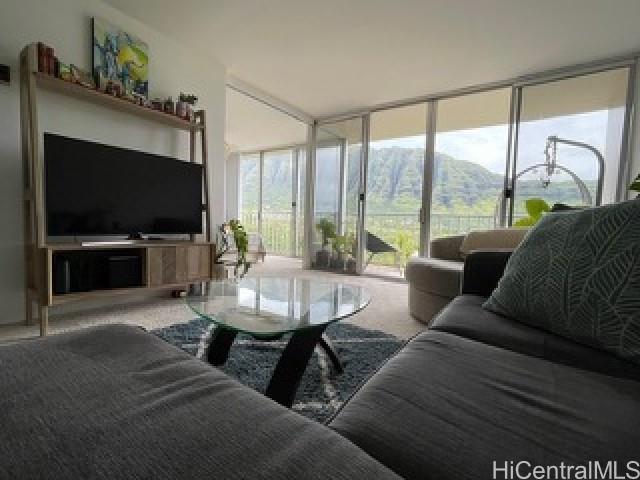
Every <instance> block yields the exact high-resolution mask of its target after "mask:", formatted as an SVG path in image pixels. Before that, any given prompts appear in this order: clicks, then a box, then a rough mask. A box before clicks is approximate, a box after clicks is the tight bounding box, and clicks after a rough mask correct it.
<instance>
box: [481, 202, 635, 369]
mask: <svg viewBox="0 0 640 480" xmlns="http://www.w3.org/2000/svg"><path fill="white" fill-rule="evenodd" d="M483 306H484V308H486V309H487V310H491V311H492V312H495V313H499V314H501V315H505V316H507V317H511V318H513V319H516V320H518V321H520V322H523V323H526V324H529V325H533V326H535V327H539V328H542V329H545V330H549V331H552V332H554V333H556V334H558V335H562V336H563V337H567V338H570V339H572V340H574V341H576V342H580V343H583V344H586V345H590V346H592V347H596V348H599V349H602V350H607V351H609V352H611V353H614V354H615V355H618V356H620V357H623V358H626V359H628V360H631V361H633V362H635V363H638V364H640V200H631V201H628V202H624V203H619V204H616V205H608V206H604V207H598V208H590V209H586V210H582V211H578V212H575V211H574V212H558V213H549V214H546V215H545V216H544V217H543V218H542V219H541V220H540V222H539V223H538V224H537V225H536V226H535V227H534V228H533V229H532V230H531V231H530V232H529V234H528V235H527V237H526V238H525V239H524V240H523V242H522V243H521V244H520V246H519V247H518V249H517V250H516V251H515V252H514V253H513V255H512V256H511V258H510V259H509V262H508V263H507V267H506V269H505V273H504V275H503V277H502V279H501V280H500V282H499V283H498V287H497V288H496V289H495V290H494V292H493V294H492V295H491V297H490V298H489V299H488V300H487V301H486V302H485V303H484V305H483Z"/></svg>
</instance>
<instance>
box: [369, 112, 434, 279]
mask: <svg viewBox="0 0 640 480" xmlns="http://www.w3.org/2000/svg"><path fill="white" fill-rule="evenodd" d="M426 118H427V106H426V104H424V103H423V104H419V105H411V106H408V107H401V108H395V109H392V110H385V111H381V112H376V113H373V114H372V115H371V128H370V130H371V143H370V144H369V162H368V171H367V208H366V219H365V225H366V229H367V247H366V248H367V258H366V259H365V260H369V259H370V263H373V264H379V265H393V266H395V267H397V266H400V265H401V264H402V263H404V262H405V261H406V259H407V258H408V257H409V256H411V255H414V254H417V253H418V250H419V245H420V222H419V214H420V208H421V206H422V185H423V178H424V153H425V143H426ZM385 250H387V251H386V252H385ZM387 273H393V274H394V275H398V274H399V270H397V269H393V270H392V269H388V270H387Z"/></svg>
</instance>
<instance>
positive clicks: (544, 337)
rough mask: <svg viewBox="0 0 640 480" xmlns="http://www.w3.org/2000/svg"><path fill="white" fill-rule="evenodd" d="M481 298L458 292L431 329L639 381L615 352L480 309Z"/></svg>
mask: <svg viewBox="0 0 640 480" xmlns="http://www.w3.org/2000/svg"><path fill="white" fill-rule="evenodd" d="M485 300H486V298H485V297H480V296H477V295H461V296H459V297H457V298H454V299H453V300H452V301H451V303H449V305H447V307H446V308H445V309H444V310H443V311H442V312H441V313H440V314H439V315H437V316H436V317H435V318H434V320H433V323H432V325H431V328H432V329H434V330H438V331H441V332H448V333H453V334H455V335H459V336H462V337H466V338H470V339H472V340H476V341H479V342H483V343H486V344H489V345H494V346H497V347H501V348H507V349H509V350H513V351H515V352H519V353H524V354H526V355H532V356H536V357H540V358H544V359H547V360H551V361H554V362H558V363H562V364H564V365H569V366H573V367H576V368H582V369H586V370H591V371H592V372H600V373H603V374H606V375H612V376H617V377H623V378H630V379H635V380H639V381H640V369H639V368H638V367H636V366H635V365H634V364H632V363H630V362H627V361H625V360H623V359H621V358H619V357H616V356H615V355H612V354H610V353H607V352H604V351H602V350H597V349H595V348H591V347H588V346H585V345H581V344H579V343H576V342H573V341H571V340H568V339H566V338H564V337H560V336H559V335H556V334H555V333H551V332H548V331H546V330H542V329H540V328H536V327H532V326H529V325H526V324H524V323H521V322H517V321H515V320H512V319H510V318H507V317H504V316H502V315H497V314H495V313H493V312H490V311H487V310H484V309H482V308H481V306H482V303H483V302H484V301H485Z"/></svg>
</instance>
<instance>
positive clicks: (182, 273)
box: [44, 241, 214, 306]
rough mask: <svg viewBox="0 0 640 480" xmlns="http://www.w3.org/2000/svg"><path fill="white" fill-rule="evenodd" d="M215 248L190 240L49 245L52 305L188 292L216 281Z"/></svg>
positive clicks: (49, 302) (49, 303)
mask: <svg viewBox="0 0 640 480" xmlns="http://www.w3.org/2000/svg"><path fill="white" fill-rule="evenodd" d="M213 248H214V246H213V244H211V243H206V242H202V243H197V242H187V241H185V242H173V243H171V242H149V243H145V242H138V243H135V244H126V245H113V244H110V243H105V244H104V245H98V244H93V245H92V246H91V247H86V246H83V245H82V244H58V245H56V244H53V245H48V246H47V247H46V248H45V252H46V265H45V268H44V272H45V275H46V277H47V278H50V279H51V281H50V282H47V283H48V288H47V292H46V305H47V306H54V305H60V304H63V303H68V302H72V301H78V300H84V299H89V298H96V297H101V296H109V295H114V294H126V293H135V292H136V291H143V290H149V289H169V290H177V289H184V288H187V287H188V286H189V285H192V284H196V283H200V282H205V281H208V280H211V279H212V278H213V273H214V269H213V267H212V259H213V258H214V256H213V251H212V249H213Z"/></svg>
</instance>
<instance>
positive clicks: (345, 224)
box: [312, 118, 362, 273]
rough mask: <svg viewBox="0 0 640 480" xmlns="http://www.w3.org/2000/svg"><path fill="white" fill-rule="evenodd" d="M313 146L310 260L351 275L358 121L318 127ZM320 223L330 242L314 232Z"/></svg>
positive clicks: (358, 156)
mask: <svg viewBox="0 0 640 480" xmlns="http://www.w3.org/2000/svg"><path fill="white" fill-rule="evenodd" d="M317 144H318V146H317V149H316V179H315V180H316V185H315V222H316V228H315V241H314V252H315V253H313V258H312V260H313V262H314V265H316V266H318V267H320V268H330V269H332V270H338V271H344V270H346V269H349V271H351V272H353V273H355V256H356V246H357V245H356V239H357V235H356V231H357V221H358V212H357V208H358V191H359V186H360V183H359V182H360V164H361V152H362V119H361V118H355V119H351V120H345V121H341V122H335V123H331V124H326V125H322V126H320V127H319V128H318V130H317ZM323 222H324V224H325V225H326V224H327V223H328V228H329V230H333V231H334V232H335V235H333V238H330V239H327V238H325V237H324V236H323V234H322V230H321V229H320V228H318V226H319V225H321V224H323ZM319 251H322V252H320V253H318V252H319Z"/></svg>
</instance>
